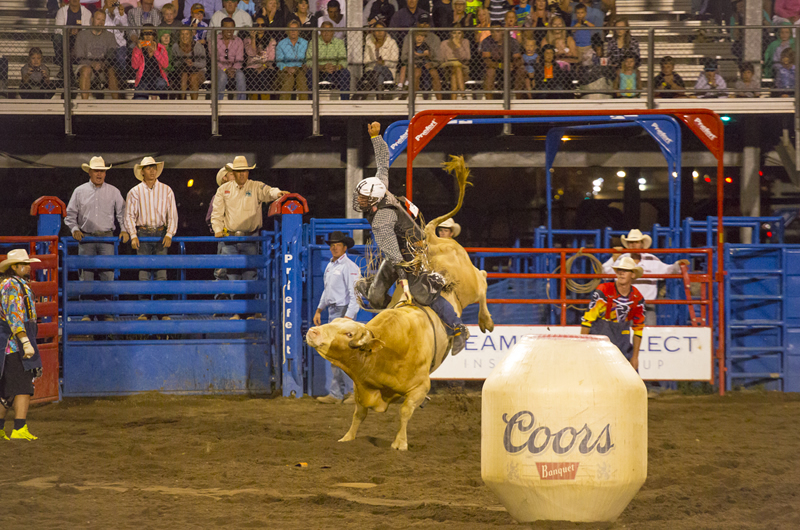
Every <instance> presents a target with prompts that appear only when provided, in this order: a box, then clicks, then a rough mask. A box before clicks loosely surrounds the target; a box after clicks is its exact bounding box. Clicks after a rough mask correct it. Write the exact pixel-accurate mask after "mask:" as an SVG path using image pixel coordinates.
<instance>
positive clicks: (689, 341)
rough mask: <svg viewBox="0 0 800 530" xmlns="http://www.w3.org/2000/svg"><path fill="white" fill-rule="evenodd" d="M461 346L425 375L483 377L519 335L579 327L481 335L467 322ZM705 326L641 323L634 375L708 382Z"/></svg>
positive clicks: (574, 332) (532, 328) (559, 332)
mask: <svg viewBox="0 0 800 530" xmlns="http://www.w3.org/2000/svg"><path fill="white" fill-rule="evenodd" d="M468 327H469V333H470V338H469V340H468V341H467V346H466V348H464V350H463V351H462V352H461V353H459V354H458V355H456V356H455V357H448V358H447V359H445V361H444V362H443V363H442V365H441V366H439V368H438V369H437V370H436V371H435V372H433V373H432V374H431V379H486V378H487V377H488V376H489V374H490V373H492V370H493V369H494V368H495V367H496V366H497V365H498V364H500V361H502V360H503V359H504V358H505V357H506V354H507V353H508V351H509V350H510V349H511V348H512V347H513V346H514V345H515V344H517V343H518V342H519V339H520V338H521V337H523V336H525V335H530V334H553V335H578V334H580V326H565V327H561V326H495V328H494V331H492V332H491V333H481V330H480V329H479V328H478V326H468ZM711 363H712V351H711V328H707V327H691V326H685V327H684V326H655V327H646V328H644V332H643V334H642V343H641V347H640V349H639V375H640V376H641V377H642V379H645V380H648V381H709V380H710V379H711Z"/></svg>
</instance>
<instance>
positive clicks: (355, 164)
mask: <svg viewBox="0 0 800 530" xmlns="http://www.w3.org/2000/svg"><path fill="white" fill-rule="evenodd" d="M364 134H366V131H365V130H364V127H363V120H360V119H359V118H350V119H349V120H347V170H346V179H347V180H346V182H345V191H344V214H345V217H346V218H347V219H360V218H361V217H362V216H361V214H360V213H358V212H356V211H355V210H353V205H352V197H353V192H354V191H355V189H356V185H358V183H359V182H360V181H361V179H363V178H364V166H363V161H364ZM353 239H354V240H355V242H356V245H361V244H363V232H362V231H358V232H355V233H353Z"/></svg>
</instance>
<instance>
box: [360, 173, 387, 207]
mask: <svg viewBox="0 0 800 530" xmlns="http://www.w3.org/2000/svg"><path fill="white" fill-rule="evenodd" d="M356 192H358V194H359V195H364V196H365V197H369V198H370V204H374V203H376V202H378V201H380V200H381V199H383V198H384V197H385V196H386V186H385V185H384V184H383V182H381V179H379V178H378V177H369V178H366V179H364V180H362V181H361V182H359V183H358V186H356Z"/></svg>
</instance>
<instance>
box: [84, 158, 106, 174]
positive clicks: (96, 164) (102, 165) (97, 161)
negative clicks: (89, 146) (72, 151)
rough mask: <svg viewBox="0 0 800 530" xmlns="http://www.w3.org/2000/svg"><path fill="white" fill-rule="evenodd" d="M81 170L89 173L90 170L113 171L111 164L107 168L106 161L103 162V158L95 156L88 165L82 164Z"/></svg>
mask: <svg viewBox="0 0 800 530" xmlns="http://www.w3.org/2000/svg"><path fill="white" fill-rule="evenodd" d="M81 169H82V170H84V171H85V172H87V173H88V172H89V170H90V169H99V170H100V171H105V170H107V169H111V164H109V165H108V167H106V161H105V160H103V157H102V156H93V157H92V159H91V160H89V163H88V164H81Z"/></svg>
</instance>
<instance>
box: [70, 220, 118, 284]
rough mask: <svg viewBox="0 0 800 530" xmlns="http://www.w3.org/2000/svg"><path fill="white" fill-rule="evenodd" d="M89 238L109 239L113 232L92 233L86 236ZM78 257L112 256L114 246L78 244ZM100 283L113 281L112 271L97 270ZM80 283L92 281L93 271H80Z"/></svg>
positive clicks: (111, 244) (109, 244)
mask: <svg viewBox="0 0 800 530" xmlns="http://www.w3.org/2000/svg"><path fill="white" fill-rule="evenodd" d="M86 235H87V236H91V237H111V236H112V235H113V232H94V233H92V234H86ZM78 255H79V256H113V255H114V244H113V243H80V244H79V245H78ZM97 273H98V276H100V281H102V282H110V281H113V280H114V271H112V270H106V269H103V270H99V269H98V270H97ZM81 281H82V282H92V281H94V270H88V269H84V270H82V271H81Z"/></svg>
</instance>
